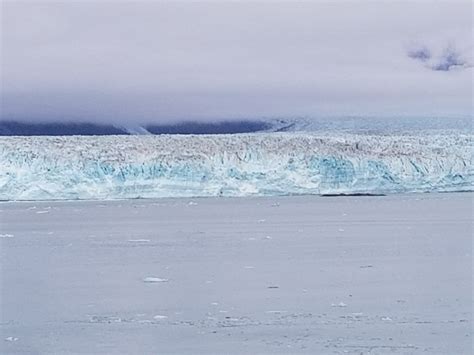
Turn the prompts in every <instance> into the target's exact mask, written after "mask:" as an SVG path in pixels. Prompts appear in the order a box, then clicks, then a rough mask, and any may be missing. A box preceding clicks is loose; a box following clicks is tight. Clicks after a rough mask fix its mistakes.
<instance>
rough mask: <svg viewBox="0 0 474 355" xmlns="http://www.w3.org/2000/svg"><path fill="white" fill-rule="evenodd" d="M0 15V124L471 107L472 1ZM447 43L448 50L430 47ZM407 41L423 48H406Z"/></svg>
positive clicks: (408, 112)
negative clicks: (429, 67) (470, 52)
mask: <svg viewBox="0 0 474 355" xmlns="http://www.w3.org/2000/svg"><path fill="white" fill-rule="evenodd" d="M1 12H2V18H1V29H2V31H1V45H2V51H1V63H0V66H1V71H0V75H1V78H0V79H1V84H2V87H1V89H2V90H1V94H0V95H1V111H0V119H2V120H9V119H17V120H36V121H38V120H43V121H44V120H61V121H78V120H83V121H84V120H87V121H94V122H106V123H118V124H122V125H127V126H131V127H133V126H134V125H135V124H141V123H143V122H170V121H184V120H190V119H193V120H219V119H224V118H225V119H242V118H262V117H265V118H270V117H295V116H307V117H312V116H316V117H317V116H321V115H323V116H329V115H336V116H337V115H385V116H416V115H425V116H426V115H438V116H439V115H447V116H453V115H470V114H471V110H472V104H471V102H472V97H471V96H472V95H471V92H472V82H471V75H470V73H469V72H468V71H466V70H454V69H455V68H466V67H467V63H470V61H469V60H468V59H466V61H465V62H463V61H462V60H464V59H465V58H464V57H465V56H466V53H467V52H469V50H467V51H466V50H463V51H460V50H458V48H462V49H464V48H468V46H470V42H471V30H472V18H471V3H470V1H464V2H458V1H456V2H442V1H441V2H434V3H431V2H430V3H429V4H428V3H427V2H423V1H420V2H393V1H381V2H343V1H334V2H296V3H295V2H246V1H245V2H222V3H218V2H202V3H201V2H196V1H193V2H183V1H180V2H171V1H169V2H166V1H147V0H141V1H133V0H130V1H124V2H121V1H120V2H115V1H105V0H102V1H100V0H98V1H53V2H51V1H41V0H38V1H10V0H4V1H3V2H2V11H1ZM452 33H454V34H453V35H452ZM451 37H453V38H455V42H454V43H453V48H456V50H453V51H451V52H449V51H448V52H444V51H443V49H444V48H438V47H437V45H436V44H437V43H446V41H447V39H449V38H451ZM411 41H417V43H422V44H423V45H424V46H420V47H419V48H415V49H414V51H411V52H408V53H407V52H406V49H405V44H406V43H410V42H411ZM466 43H467V44H466ZM458 54H459V55H458ZM467 57H469V56H467ZM418 62H419V63H418ZM418 64H421V65H418ZM426 66H431V69H432V70H426ZM442 70H445V71H449V74H450V75H439V74H440V73H439V71H442ZM433 102H436V103H437V104H436V105H433Z"/></svg>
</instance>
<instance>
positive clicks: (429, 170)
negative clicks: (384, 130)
mask: <svg viewBox="0 0 474 355" xmlns="http://www.w3.org/2000/svg"><path fill="white" fill-rule="evenodd" d="M472 148H473V140H472V135H471V134H469V133H459V132H457V133H456V132H455V133H444V134H422V133H416V134H414V135H407V134H404V135H399V136H389V135H370V134H334V133H327V134H324V133H262V134H248V135H213V136H205V135H200V136H179V135H168V136H166V135H164V136H103V137H80V136H73V137H2V138H0V168H1V170H0V199H1V200H44V199H115V198H154V197H196V196H249V195H289V194H343V193H345V194H358V193H369V194H384V193H397V192H426V191H463V190H470V191H471V190H473V186H474V170H473V168H472Z"/></svg>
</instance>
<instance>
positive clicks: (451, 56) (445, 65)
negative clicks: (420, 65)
mask: <svg viewBox="0 0 474 355" xmlns="http://www.w3.org/2000/svg"><path fill="white" fill-rule="evenodd" d="M469 67H471V65H470V64H469V63H468V62H467V61H466V60H465V59H463V58H462V54H461V53H460V52H459V51H458V50H456V49H455V48H454V47H452V46H449V47H447V48H446V49H445V50H444V51H443V54H442V55H441V57H440V58H439V60H438V62H437V63H436V64H434V65H433V66H431V69H433V70H436V71H450V70H452V69H456V68H469Z"/></svg>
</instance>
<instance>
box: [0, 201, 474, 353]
mask: <svg viewBox="0 0 474 355" xmlns="http://www.w3.org/2000/svg"><path fill="white" fill-rule="evenodd" d="M194 201H196V202H197V204H196V205H193V206H192V207H190V206H189V199H161V200H159V202H158V201H156V200H155V201H154V200H140V201H138V200H128V201H108V202H104V201H97V202H94V201H75V202H74V201H72V202H66V201H62V202H61V201H59V202H47V203H45V202H35V203H34V204H33V203H31V202H6V203H3V204H2V206H1V207H2V210H3V212H2V215H1V223H2V224H1V226H2V234H9V235H14V236H15V237H14V238H8V237H7V238H0V263H1V274H0V276H1V278H0V281H1V284H0V286H1V298H0V339H1V341H0V353H2V354H71V353H83V354H118V353H121V354H158V353H178V354H197V353H206V354H208V353H211V354H228V353H239V354H241V353H251V354H255V353H264V354H275V353H291V354H294V353H308V354H357V355H360V354H369V353H370V354H456V355H459V354H466V355H467V354H472V286H473V280H472V278H473V276H472V236H473V233H472V232H473V231H472V195H471V194H470V193H447V194H427V195H425V194H423V195H421V194H416V195H411V194H406V195H390V196H379V197H373V196H370V197H325V198H321V197H311V196H306V197H258V198H257V197H253V198H201V199H195V200H194ZM32 206H36V207H37V208H36V209H32V208H31V207H32ZM275 206H278V207H275ZM47 207H50V208H49V209H48V208H47ZM37 210H40V211H43V210H49V211H50V212H49V213H47V214H36V213H35V211H37ZM260 220H265V222H264V223H259V221H260ZM340 229H343V230H344V232H343V233H341V232H339V230H340ZM51 232H53V234H51ZM266 236H272V238H271V239H266V238H265V237H266ZM249 237H252V238H254V240H253V241H251V242H249V241H248V238H249ZM132 239H135V240H140V239H143V240H145V239H146V240H149V242H143V243H142V242H130V240H132ZM249 266H252V267H253V268H251V269H250V268H249ZM145 278H151V279H153V280H154V279H163V278H166V279H169V280H170V281H169V282H158V283H153V282H152V283H147V282H143V281H144V279H145Z"/></svg>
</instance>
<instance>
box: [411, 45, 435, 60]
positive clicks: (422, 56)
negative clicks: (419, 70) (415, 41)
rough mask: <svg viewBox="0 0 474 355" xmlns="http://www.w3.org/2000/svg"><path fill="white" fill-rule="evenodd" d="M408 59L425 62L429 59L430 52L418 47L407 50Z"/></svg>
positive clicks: (425, 48)
mask: <svg viewBox="0 0 474 355" xmlns="http://www.w3.org/2000/svg"><path fill="white" fill-rule="evenodd" d="M407 55H408V57H409V58H411V59H415V60H419V61H422V62H426V61H428V60H430V59H431V51H430V50H429V49H428V48H427V47H424V46H423V47H418V48H412V49H409V50H408V53H407Z"/></svg>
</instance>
